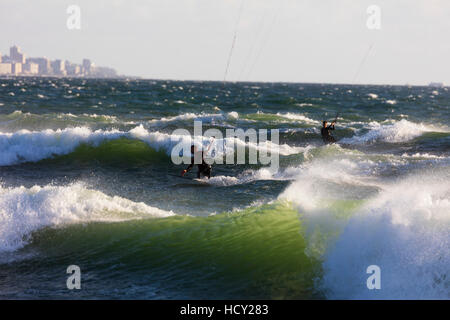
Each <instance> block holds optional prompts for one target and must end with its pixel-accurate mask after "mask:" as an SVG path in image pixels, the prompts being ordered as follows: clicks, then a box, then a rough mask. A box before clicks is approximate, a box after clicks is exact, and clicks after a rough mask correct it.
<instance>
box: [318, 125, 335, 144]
mask: <svg viewBox="0 0 450 320" xmlns="http://www.w3.org/2000/svg"><path fill="white" fill-rule="evenodd" d="M335 123H336V121H333V122H331V124H330V125H329V126H327V124H328V122H327V121H326V120H324V121H323V127H322V129H320V133H321V134H322V140H323V142H325V143H327V144H328V143H334V142H336V139H335V138H334V137H333V136H332V135H331V133H330V131H331V130H334V124H335Z"/></svg>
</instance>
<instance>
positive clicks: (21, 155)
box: [0, 125, 304, 166]
mask: <svg viewBox="0 0 450 320" xmlns="http://www.w3.org/2000/svg"><path fill="white" fill-rule="evenodd" d="M119 138H129V139H138V140H141V141H144V142H145V143H147V144H148V145H149V146H150V147H152V148H153V149H155V150H163V151H165V152H166V153H167V155H171V151H172V148H173V147H175V146H176V145H178V144H180V143H182V144H185V145H190V144H191V136H190V135H174V134H172V135H171V134H168V133H162V132H158V131H154V132H151V131H148V130H147V129H145V128H144V127H143V126H142V125H141V126H137V127H135V128H133V129H131V130H130V131H119V130H115V129H114V130H95V131H93V130H91V129H89V128H86V127H76V128H66V129H63V130H61V129H58V130H52V129H46V130H43V131H29V130H20V131H17V132H14V133H0V150H2V152H1V153H0V165H3V166H4V165H12V164H17V163H21V162H35V161H39V160H42V159H46V158H50V157H53V156H55V155H65V154H68V153H70V152H72V151H74V150H75V148H77V147H78V146H79V145H81V144H90V145H93V146H98V145H99V144H100V143H103V142H105V141H108V140H114V139H119ZM210 141H211V140H210V139H209V138H207V137H203V138H202V140H201V143H202V144H203V145H204V146H207V145H209V143H210ZM236 146H241V147H242V146H243V147H246V148H250V149H253V150H258V151H266V152H272V151H273V152H276V153H278V154H280V155H290V154H295V153H299V152H302V150H304V148H301V147H291V146H289V145H287V144H282V145H277V144H274V143H272V142H271V141H266V142H264V143H259V144H255V143H252V142H245V141H243V140H240V139H238V138H224V139H217V140H215V148H214V149H215V150H216V156H221V155H224V154H227V153H229V152H232V150H234V148H235V147H236Z"/></svg>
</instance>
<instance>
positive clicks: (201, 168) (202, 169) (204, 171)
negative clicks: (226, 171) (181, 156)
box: [181, 145, 212, 179]
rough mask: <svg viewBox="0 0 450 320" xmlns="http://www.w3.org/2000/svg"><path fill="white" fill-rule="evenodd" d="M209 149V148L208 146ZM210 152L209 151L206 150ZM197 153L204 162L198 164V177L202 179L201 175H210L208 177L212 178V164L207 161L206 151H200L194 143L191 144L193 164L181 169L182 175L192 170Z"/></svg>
mask: <svg viewBox="0 0 450 320" xmlns="http://www.w3.org/2000/svg"><path fill="white" fill-rule="evenodd" d="M208 150H209V148H208ZM206 153H208V151H206ZM196 154H197V157H198V158H200V157H201V159H202V163H200V164H197V167H198V171H197V178H198V179H200V178H201V176H202V175H203V176H205V177H208V179H210V178H211V170H212V167H211V165H210V164H207V163H206V162H205V153H204V152H203V151H198V149H197V147H196V146H194V145H192V146H191V164H190V165H189V166H188V167H187V168H186V169H185V170H183V171H181V176H182V177H183V176H184V175H185V174H186V173H187V172H188V171H189V170H191V169H192V168H193V167H194V164H195V163H194V159H195V155H196Z"/></svg>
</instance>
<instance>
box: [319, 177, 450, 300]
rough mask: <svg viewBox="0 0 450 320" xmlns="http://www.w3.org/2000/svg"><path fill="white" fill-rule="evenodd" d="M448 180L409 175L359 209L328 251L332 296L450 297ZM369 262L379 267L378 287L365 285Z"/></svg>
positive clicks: (327, 275)
mask: <svg viewBox="0 0 450 320" xmlns="http://www.w3.org/2000/svg"><path fill="white" fill-rule="evenodd" d="M448 178H449V177H446V178H445V179H443V178H442V177H440V176H433V177H430V176H416V177H410V178H408V179H406V180H404V181H402V182H401V183H398V184H395V185H391V186H386V190H385V191H383V192H382V193H380V194H379V195H378V196H377V197H376V198H374V199H373V200H371V201H369V203H367V204H366V205H365V206H364V207H363V208H362V209H360V210H359V212H358V214H356V215H355V216H354V217H353V218H351V219H350V221H349V223H348V225H347V226H346V227H345V229H344V231H343V232H342V233H341V234H340V235H339V238H338V240H337V242H336V243H335V245H333V246H332V248H330V250H329V251H328V252H327V254H326V255H325V262H324V265H323V267H324V276H323V287H324V289H325V292H326V294H327V296H328V298H330V299H336V298H337V299H449V298H450V294H449V292H450V290H449V289H450V282H449V276H450V273H449V268H448V266H449V265H450V215H449V212H450V200H449V199H450V185H449V184H448V183H447V182H446V180H447V179H448ZM447 181H448V180H447ZM370 265H377V266H379V267H380V268H381V289H380V290H369V289H368V288H367V286H366V281H367V278H368V277H369V276H370V275H369V274H366V269H367V267H368V266H370Z"/></svg>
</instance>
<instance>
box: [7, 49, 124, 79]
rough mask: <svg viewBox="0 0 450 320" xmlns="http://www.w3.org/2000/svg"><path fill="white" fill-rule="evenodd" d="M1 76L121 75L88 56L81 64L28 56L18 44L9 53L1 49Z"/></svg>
mask: <svg viewBox="0 0 450 320" xmlns="http://www.w3.org/2000/svg"><path fill="white" fill-rule="evenodd" d="M0 76H60V77H65V76H68V77H98V78H116V77H119V76H118V75H117V72H116V71H115V70H114V69H112V68H109V67H97V66H95V64H94V63H92V62H91V60H90V59H87V58H83V60H82V62H81V64H78V63H73V62H71V61H69V60H66V59H54V60H51V59H48V58H47V57H45V56H42V57H28V58H27V56H26V54H25V53H24V52H22V50H21V48H20V47H19V46H17V45H13V46H12V47H10V48H9V55H3V54H2V52H1V51H0Z"/></svg>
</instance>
